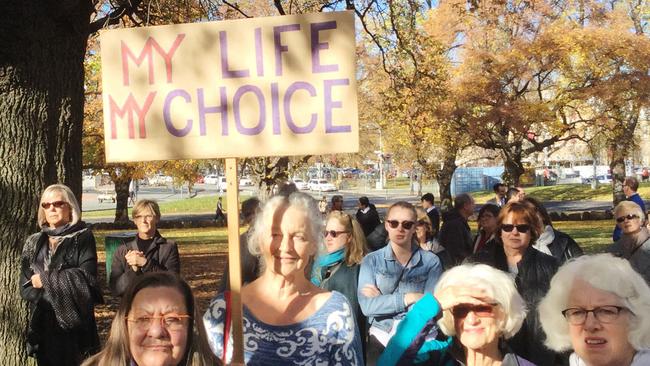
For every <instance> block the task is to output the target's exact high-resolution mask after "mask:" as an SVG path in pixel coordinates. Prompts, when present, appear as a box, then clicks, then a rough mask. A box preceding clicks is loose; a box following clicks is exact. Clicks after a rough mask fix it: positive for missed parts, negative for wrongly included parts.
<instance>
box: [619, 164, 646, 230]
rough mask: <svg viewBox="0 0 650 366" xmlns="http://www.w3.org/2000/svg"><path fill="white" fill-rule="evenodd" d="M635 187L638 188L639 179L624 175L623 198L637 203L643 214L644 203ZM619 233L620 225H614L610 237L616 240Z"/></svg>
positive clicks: (644, 210) (644, 211)
mask: <svg viewBox="0 0 650 366" xmlns="http://www.w3.org/2000/svg"><path fill="white" fill-rule="evenodd" d="M637 189H639V181H638V180H637V179H636V178H634V177H626V178H625V180H623V193H624V194H625V199H626V200H628V201H632V202H634V203H636V204H637V205H639V207H641V211H642V212H643V214H644V215H645V213H646V209H645V203H644V202H643V198H641V196H640V195H639V194H638V193H637V192H636V191H637ZM621 235H622V231H621V228H620V225H616V227H615V228H614V233H613V234H612V239H613V240H614V241H617V240H619V239H620V238H621Z"/></svg>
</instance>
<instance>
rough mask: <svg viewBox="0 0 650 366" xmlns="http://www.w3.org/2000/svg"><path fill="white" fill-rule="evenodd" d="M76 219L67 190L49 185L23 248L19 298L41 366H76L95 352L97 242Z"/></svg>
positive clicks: (33, 351) (29, 340)
mask: <svg viewBox="0 0 650 366" xmlns="http://www.w3.org/2000/svg"><path fill="white" fill-rule="evenodd" d="M80 220H81V210H80V209H79V204H78V203H77V199H76V198H75V196H74V194H73V193H72V191H71V190H70V188H68V187H66V186H64V185H61V184H54V185H51V186H49V187H47V188H46V189H45V191H43V194H42V196H41V199H40V204H39V208H38V225H39V227H40V228H41V231H40V232H38V233H36V234H33V235H31V236H30V237H29V238H27V240H26V241H25V245H24V247H23V252H22V255H21V263H20V285H21V287H20V295H21V296H22V298H23V299H25V300H27V301H28V302H29V307H30V310H31V314H32V315H31V321H30V323H29V329H28V333H27V353H28V354H29V355H30V356H33V357H35V358H36V362H37V363H38V365H39V366H43V365H64V366H65V365H79V364H80V363H81V361H82V360H83V359H84V358H86V357H87V356H89V355H91V354H93V353H95V352H97V351H98V350H99V337H98V335H97V325H96V323H95V312H94V307H95V304H97V303H101V302H103V299H102V296H101V291H100V288H99V284H98V283H97V252H96V250H95V238H94V237H93V234H92V232H91V231H90V229H88V228H87V227H86V225H85V224H84V223H83V222H82V221H80Z"/></svg>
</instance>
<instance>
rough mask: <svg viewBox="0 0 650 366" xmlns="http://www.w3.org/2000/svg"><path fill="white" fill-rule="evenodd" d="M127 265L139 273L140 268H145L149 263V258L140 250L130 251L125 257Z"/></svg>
mask: <svg viewBox="0 0 650 366" xmlns="http://www.w3.org/2000/svg"><path fill="white" fill-rule="evenodd" d="M124 258H125V259H126V263H127V264H128V265H129V266H131V268H132V269H133V270H134V271H137V270H138V268H139V267H142V266H144V265H145V264H146V263H147V258H146V257H145V256H144V253H142V252H141V251H139V250H129V251H128V252H127V253H126V255H125V256H124Z"/></svg>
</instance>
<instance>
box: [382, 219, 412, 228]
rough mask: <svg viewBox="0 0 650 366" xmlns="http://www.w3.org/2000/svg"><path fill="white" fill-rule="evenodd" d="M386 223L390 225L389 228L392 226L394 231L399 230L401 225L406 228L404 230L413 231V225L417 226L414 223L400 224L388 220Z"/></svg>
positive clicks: (404, 222) (403, 222)
mask: <svg viewBox="0 0 650 366" xmlns="http://www.w3.org/2000/svg"><path fill="white" fill-rule="evenodd" d="M386 222H387V223H388V226H390V227H391V228H392V229H397V227H398V226H400V224H401V225H402V227H403V228H404V230H411V228H412V227H413V225H415V222H413V221H402V222H399V221H397V220H386Z"/></svg>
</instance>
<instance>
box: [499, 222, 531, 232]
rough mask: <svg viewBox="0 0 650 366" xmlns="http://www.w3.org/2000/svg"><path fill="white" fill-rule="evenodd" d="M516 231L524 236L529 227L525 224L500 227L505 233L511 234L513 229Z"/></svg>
mask: <svg viewBox="0 0 650 366" xmlns="http://www.w3.org/2000/svg"><path fill="white" fill-rule="evenodd" d="M515 228H516V229H517V231H518V232H520V233H522V234H526V233H527V232H528V230H530V225H527V224H521V225H512V224H504V225H501V230H503V231H505V232H506V233H509V232H511V231H512V230H514V229H515Z"/></svg>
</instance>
